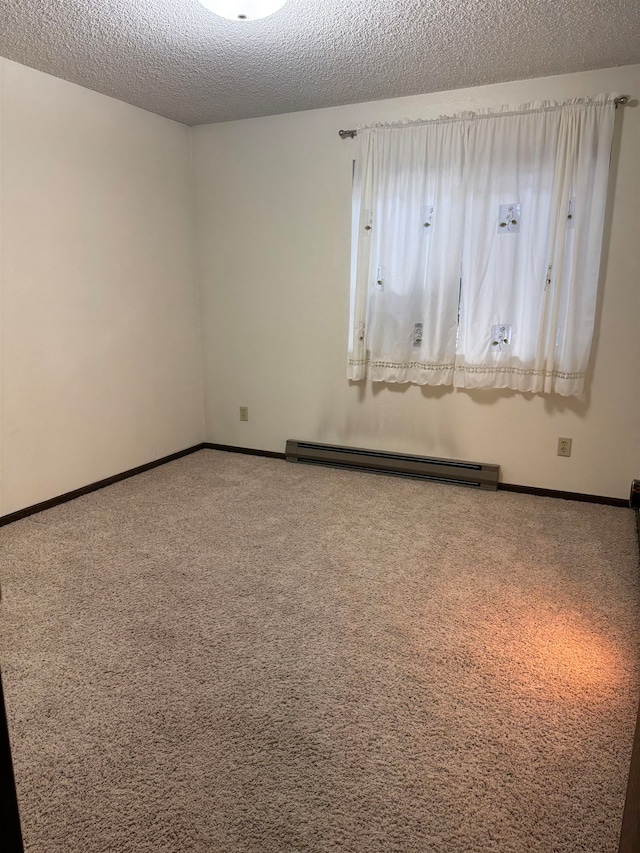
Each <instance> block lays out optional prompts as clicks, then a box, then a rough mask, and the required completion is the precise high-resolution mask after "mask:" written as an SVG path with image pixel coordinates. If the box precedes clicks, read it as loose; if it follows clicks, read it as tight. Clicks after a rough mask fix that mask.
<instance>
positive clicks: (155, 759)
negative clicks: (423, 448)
mask: <svg viewBox="0 0 640 853" xmlns="http://www.w3.org/2000/svg"><path fill="white" fill-rule="evenodd" d="M0 547H1V554H2V568H1V580H2V587H3V594H4V601H3V603H2V606H1V610H0V616H1V618H0V625H1V628H0V641H1V650H2V651H1V663H2V666H3V671H4V678H5V690H6V698H7V704H8V713H9V724H10V729H11V737H12V742H13V749H14V762H15V770H16V777H17V785H18V795H19V800H20V805H21V810H22V818H23V830H24V835H25V841H26V847H27V851H28V853H63V851H64V853H134V852H135V853H146V852H147V851H148V853H184V852H185V851H197V853H205V851H206V853H325V851H342V853H395V851H397V853H429V852H430V851H433V853H485V851H486V853H489V851H492V853H493V851H496V853H525V851H527V853H569V851H572V853H573V851H588V853H609V851H611V853H613V851H615V850H616V848H617V839H618V834H619V830H620V822H621V816H622V808H623V802H624V792H625V784H626V776H627V771H628V764H629V759H630V754H631V742H632V737H633V726H634V717H635V710H636V707H637V699H638V695H639V684H640V673H639V671H638V640H639V638H640V610H639V607H638V602H639V600H640V596H639V592H640V590H639V583H638V553H637V543H636V534H635V529H634V518H633V515H632V513H631V511H630V510H624V509H618V508H612V507H603V506H594V505H588V504H579V503H573V502H569V501H559V500H552V499H547V498H537V497H529V496H524V495H515V494H510V493H506V492H498V493H490V492H475V491H472V490H468V489H464V488H460V487H455V486H446V485H439V484H433V483H423V482H417V481H411V480H403V479H397V478H388V477H379V476H375V475H370V474H358V473H351V472H344V471H335V470H328V469H320V468H310V467H306V466H303V465H291V464H288V463H285V462H281V461H278V460H271V459H263V458H252V457H244V456H238V455H231V454H224V453H219V452H215V451H201V452H199V453H197V454H195V455H193V456H189V457H186V458H184V459H181V460H179V461H177V462H174V463H171V464H170V465H166V466H164V467H162V468H158V469H156V470H154V471H152V472H149V473H147V474H143V475H141V476H139V477H136V478H134V479H131V480H128V481H125V482H123V483H120V484H118V485H115V486H111V487H110V488H108V489H105V490H102V491H100V492H96V493H94V494H92V495H89V496H87V497H84V498H81V499H79V500H76V501H74V502H72V503H68V504H65V505H63V506H60V507H57V508H55V509H52V510H49V511H47V512H45V513H41V514H40V515H38V516H33V517H32V518H30V519H26V520H24V521H20V522H17V523H15V524H13V525H10V526H8V527H5V528H4V529H2V530H0Z"/></svg>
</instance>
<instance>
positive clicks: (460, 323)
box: [348, 95, 615, 395]
mask: <svg viewBox="0 0 640 853" xmlns="http://www.w3.org/2000/svg"><path fill="white" fill-rule="evenodd" d="M614 109H615V104H614V96H613V95H611V96H602V97H600V98H597V99H594V100H591V101H575V102H569V103H567V104H561V105H560V104H549V103H543V104H533V105H528V106H526V107H522V108H520V109H519V110H516V111H506V110H503V111H499V112H493V113H492V112H486V113H480V114H476V115H469V114H467V115H464V116H461V117H459V118H453V119H442V120H438V121H435V122H422V123H419V124H417V125H404V126H395V127H382V128H370V129H366V130H362V131H361V130H359V131H358V146H359V147H358V152H357V159H356V173H355V179H354V208H353V210H354V222H353V227H354V264H353V271H352V315H351V333H350V346H349V363H348V376H349V378H351V379H363V378H365V377H369V378H370V379H372V380H373V381H385V382H417V383H419V384H454V385H456V386H458V387H465V388H512V389H515V390H518V391H533V392H547V393H548V392H555V393H559V394H564V395H570V394H577V393H580V392H581V391H582V388H583V384H584V376H585V372H586V369H587V365H588V360H589V352H590V347H591V339H592V336H593V325H594V319H595V306H596V294H597V285H598V271H599V266H600V253H601V245H602V229H603V222H604V211H605V202H606V194H607V181H608V169H609V157H610V150H611V139H612V134H613V120H614ZM416 219H418V220H419V225H416Z"/></svg>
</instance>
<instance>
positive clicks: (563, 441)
mask: <svg viewBox="0 0 640 853" xmlns="http://www.w3.org/2000/svg"><path fill="white" fill-rule="evenodd" d="M558 456H571V439H570V438H559V439H558Z"/></svg>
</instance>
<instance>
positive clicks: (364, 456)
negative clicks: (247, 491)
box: [286, 439, 500, 491]
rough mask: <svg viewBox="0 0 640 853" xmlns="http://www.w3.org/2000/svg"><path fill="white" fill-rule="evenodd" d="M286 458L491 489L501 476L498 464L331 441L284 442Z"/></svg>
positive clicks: (495, 486) (291, 440)
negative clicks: (373, 448)
mask: <svg viewBox="0 0 640 853" xmlns="http://www.w3.org/2000/svg"><path fill="white" fill-rule="evenodd" d="M286 457H287V461H289V462H305V463H306V464H309V465H328V466H329V467H332V468H349V469H351V470H354V471H370V472H373V473H376V474H397V475H399V476H401V477H414V478H418V479H421V480H435V481H436V482H440V483H456V484H458V485H461V486H471V487H472V488H476V489H492V490H494V491H495V489H497V488H498V479H499V476H500V466H499V465H486V464H484V463H482V462H461V461H460V460H458V459H433V458H431V457H428V456H410V455H407V454H406V453H387V452H386V451H381V450H363V449H362V448H359V447H338V446H337V445H333V444H313V443H312V442H310V441H295V440H294V439H289V440H288V441H287V447H286Z"/></svg>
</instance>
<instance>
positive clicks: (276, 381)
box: [193, 66, 640, 497]
mask: <svg viewBox="0 0 640 853" xmlns="http://www.w3.org/2000/svg"><path fill="white" fill-rule="evenodd" d="M607 91H616V92H619V93H625V94H629V95H632V96H634V97H637V96H638V95H640V66H634V67H626V68H620V69H611V70H604V71H594V72H589V73H582V74H572V75H566V76H562V77H549V78H544V79H537V80H527V81H522V82H518V83H507V84H501V85H492V86H483V87H479V88H476V89H465V90H458V91H453V92H443V93H437V94H433V95H425V96H420V97H411V98H403V99H397V100H392V101H380V102H376V103H369V104H360V105H356V106H349V107H338V108H333V109H326V110H318V111H313V112H306V113H294V114H288V115H283V116H275V117H268V118H261V119H251V120H246V121H239V122H230V123H227V124H218V125H210V126H204V127H199V128H195V129H194V131H193V141H194V157H195V167H196V186H197V201H198V227H199V247H200V276H201V317H202V329H203V342H204V343H203V345H204V362H205V389H206V392H205V398H206V438H207V439H208V440H210V441H214V442H220V443H226V444H234V445H241V446H246V447H254V448H261V449H267V450H276V451H282V450H283V449H284V443H285V440H286V439H287V438H301V439H309V440H316V441H325V442H339V443H340V444H347V445H359V446H364V447H372V448H380V449H388V450H400V451H407V452H412V453H421V454H430V455H435V456H443V457H452V458H458V459H471V460H477V461H484V462H497V463H499V464H500V465H501V466H502V479H503V480H504V481H505V482H510V483H519V484H524V485H529V486H538V487H543V488H551V489H561V490H569V491H577V492H588V493H592V494H601V495H609V496H614V497H627V496H628V493H629V485H630V481H631V479H632V478H633V477H638V476H640V370H639V368H640V352H639V343H640V295H639V294H640V288H639V246H640V229H639V210H638V208H639V204H640V156H639V154H640V109H638V108H637V107H635V108H634V107H627V108H625V109H624V110H621V111H619V114H618V122H619V127H618V136H617V142H616V146H615V151H614V184H613V186H612V191H611V194H610V221H609V223H608V228H607V232H608V233H607V238H606V246H605V252H604V259H603V275H602V287H601V310H600V312H599V318H598V324H597V331H596V342H595V351H594V357H593V358H592V365H593V368H592V372H591V375H590V377H589V380H588V390H587V393H586V394H585V396H584V398H582V399H578V398H568V399H567V398H560V397H556V396H548V397H544V396H534V395H521V394H516V393H512V392H508V391H496V392H492V391H490V392H486V391H477V392H468V391H454V390H452V389H445V388H431V389H429V388H419V387H416V386H391V385H390V386H384V385H375V386H372V385H371V384H369V383H367V384H360V383H358V384H351V385H350V384H349V383H348V382H347V380H346V379H345V360H346V345H347V326H348V308H349V252H350V246H349V243H350V237H349V228H350V192H351V175H352V159H353V156H354V144H353V143H352V142H350V141H341V140H340V139H339V138H338V130H339V129H340V128H351V127H354V126H355V125H356V124H358V123H363V124H366V123H372V122H376V121H390V120H398V119H402V118H405V117H408V118H417V117H424V118H432V117H435V116H438V115H439V114H442V113H453V112H458V111H460V110H465V109H480V108H484V107H496V106H501V105H503V104H509V105H512V106H517V105H519V104H522V103H525V102H528V101H532V100H541V99H546V98H554V99H555V98H569V97H578V96H588V95H597V94H599V93H601V92H607ZM240 405H246V406H249V418H250V419H249V422H248V423H240V422H239V418H238V407H239V406H240ZM559 436H569V437H572V438H573V455H572V457H571V458H570V459H564V458H559V457H558V456H556V445H557V439H558V437H559Z"/></svg>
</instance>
